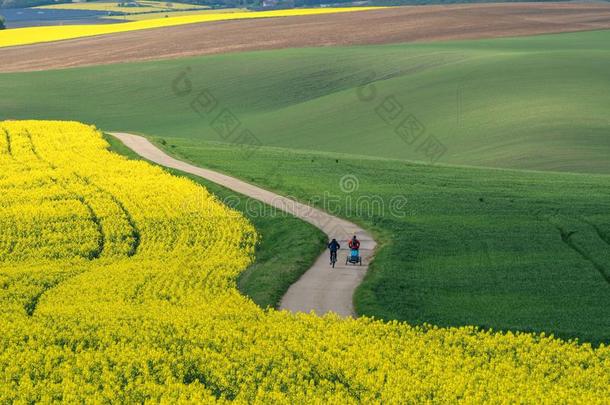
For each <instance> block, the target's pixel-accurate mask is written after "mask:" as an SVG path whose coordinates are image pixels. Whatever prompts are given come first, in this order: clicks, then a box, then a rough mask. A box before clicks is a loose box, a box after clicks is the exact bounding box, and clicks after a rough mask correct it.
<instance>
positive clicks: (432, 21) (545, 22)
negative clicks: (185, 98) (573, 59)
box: [0, 3, 610, 72]
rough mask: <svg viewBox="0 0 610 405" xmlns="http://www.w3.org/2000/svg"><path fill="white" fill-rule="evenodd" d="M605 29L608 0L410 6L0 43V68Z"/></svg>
mask: <svg viewBox="0 0 610 405" xmlns="http://www.w3.org/2000/svg"><path fill="white" fill-rule="evenodd" d="M608 28H610V4H576V3H546V4H540V3H520V4H471V5H451V6H414V7H400V8H388V9H382V10H373V11H362V12H356V13H346V14H328V15H321V16H301V17H281V18H272V19H256V20H239V21H223V22H213V23H201V24H191V25H184V26H178V27H169V28H160V29H150V30H142V31H133V32H127V33H121V34H112V35H104V36H99V37H89V38H82V39H74V40H66V41H60V42H52V43H44V44H35V45H27V46H18V47H10V48H0V61H1V63H0V72H9V71H27V70H44V69H52V68H66V67H72V66H86V65H97V64H107V63H115V62H127V61H137V60H149V59H164V58H176V57H182V56H191V55H206V54H214V53H224V52H238V51H248V50H262V49H278V48H290V47H308V46H336V45H365V44H385V43H400V42H413V41H439V40H451V39H476V38H493V37H501V36H521V35H534V34H543V33H557V32H568V31H586V30H597V29H608Z"/></svg>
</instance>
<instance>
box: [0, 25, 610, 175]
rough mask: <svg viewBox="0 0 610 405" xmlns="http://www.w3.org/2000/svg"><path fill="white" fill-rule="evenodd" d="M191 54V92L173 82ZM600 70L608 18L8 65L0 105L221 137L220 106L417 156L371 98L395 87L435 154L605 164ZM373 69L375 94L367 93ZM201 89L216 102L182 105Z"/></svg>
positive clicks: (292, 143)
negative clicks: (516, 34)
mask: <svg viewBox="0 0 610 405" xmlns="http://www.w3.org/2000/svg"><path fill="white" fill-rule="evenodd" d="M187 68H188V69H190V70H189V75H188V77H189V80H190V81H191V83H192V88H193V90H192V93H190V94H189V95H186V96H177V95H176V94H174V92H173V91H172V85H173V83H174V79H175V78H176V77H178V75H179V74H180V73H181V72H183V71H184V70H185V69H187ZM608 71H610V31H598V32H582V33H571V34H561V35H546V36H538V37H527V38H515V39H494V40H484V41H463V42H444V43H443V42H440V43H430V44H403V45H387V46H360V47H344V48H316V49H286V50H276V51H268V52H250V53H238V54H226V55H215V56H206V57H195V58H186V59H177V60H167V61H153V62H145V63H130V64H117V65H112V66H99V67H90V68H79V69H69V70H61V71H47V72H32V73H20V74H3V75H0V86H1V87H2V89H3V97H2V98H1V99H0V116H1V117H2V118H32V117H34V118H58V119H78V120H82V121H86V122H92V123H95V124H97V125H99V126H100V127H102V128H104V129H108V130H129V131H136V132H141V133H146V134H151V135H156V136H163V137H166V138H171V137H181V138H191V139H193V140H207V141H221V140H223V139H221V138H220V137H219V136H218V134H216V133H215V132H214V131H213V130H212V129H211V128H210V125H209V122H210V121H211V120H212V119H213V118H214V116H215V115H216V114H217V113H218V112H219V111H220V110H221V109H222V108H228V109H230V110H231V111H232V112H233V113H234V114H235V115H236V116H237V117H238V118H239V119H240V120H241V122H242V125H243V127H245V128H248V129H250V130H251V131H252V132H253V133H255V134H256V136H257V137H258V138H259V139H260V140H261V142H262V143H263V144H264V145H267V146H277V147H288V148H292V149H302V150H318V151H334V152H345V153H353V154H364V155H370V156H379V157H391V158H399V159H409V160H422V161H425V160H426V156H425V154H424V153H422V151H421V150H418V147H417V145H419V142H421V139H420V140H419V141H418V143H416V144H415V145H413V146H412V145H408V144H406V143H405V142H404V141H403V140H402V139H401V138H400V137H399V136H398V135H396V134H395V133H394V131H393V125H390V124H387V123H385V122H384V121H383V120H382V119H381V118H380V117H379V116H378V114H377V113H376V112H375V109H376V108H377V107H378V105H379V104H380V103H381V102H382V101H383V100H384V99H385V98H386V97H387V96H391V95H394V96H395V97H396V99H397V100H398V101H399V102H400V103H401V105H402V106H403V109H404V111H403V115H401V117H404V116H407V115H408V114H413V115H414V116H415V117H416V118H417V119H418V120H419V121H420V122H421V123H422V124H423V125H424V126H425V128H426V134H424V135H423V136H422V139H424V138H425V137H426V136H427V135H429V134H431V135H434V136H436V137H437V138H438V139H439V140H440V141H442V143H443V144H444V145H445V146H446V147H447V153H446V154H445V155H444V156H443V157H442V159H441V161H442V162H446V163H456V164H467V165H478V166H490V167H506V168H524V169H539V170H554V171H578V172H595V173H610V159H608V155H609V154H610V135H609V133H610V116H609V115H608V111H607V110H608V108H607V107H608V105H610V81H609V80H608ZM371 72H374V73H375V77H374V78H372V77H371ZM371 82H373V83H374V85H375V87H376V91H377V96H376V98H375V99H374V100H373V101H370V102H365V101H361V100H360V99H359V97H358V92H357V89H358V88H359V86H361V85H363V84H365V83H371ZM202 89H208V90H209V91H210V92H211V93H212V94H213V95H214V97H215V98H216V99H217V101H218V107H217V110H216V111H215V112H214V116H205V117H201V116H200V115H198V114H197V113H195V112H194V111H192V110H191V108H190V107H189V104H190V103H191V102H192V100H193V99H194V97H195V96H196V95H197V94H198V93H199V92H200V91H201V90H202ZM367 89H368V88H367ZM395 123H396V122H394V124H395Z"/></svg>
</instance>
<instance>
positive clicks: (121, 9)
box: [36, 1, 209, 14]
mask: <svg viewBox="0 0 610 405" xmlns="http://www.w3.org/2000/svg"><path fill="white" fill-rule="evenodd" d="M120 4H124V5H120ZM36 8H44V9H53V10H90V11H108V12H114V13H125V14H141V13H154V12H158V11H174V10H193V9H201V10H205V9H207V8H209V7H206V6H199V5H196V4H185V3H173V2H161V1H137V2H124V3H121V2H117V1H94V2H88V3H67V4H51V5H46V6H39V7H36Z"/></svg>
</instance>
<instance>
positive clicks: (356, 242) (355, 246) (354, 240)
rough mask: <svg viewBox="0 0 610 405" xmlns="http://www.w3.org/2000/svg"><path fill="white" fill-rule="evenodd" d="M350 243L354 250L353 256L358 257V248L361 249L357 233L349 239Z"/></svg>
mask: <svg viewBox="0 0 610 405" xmlns="http://www.w3.org/2000/svg"><path fill="white" fill-rule="evenodd" d="M348 245H349V248H350V249H351V250H352V257H357V256H358V250H360V241H359V240H358V238H357V237H356V235H354V237H353V238H352V239H351V240H350V241H349V243H348Z"/></svg>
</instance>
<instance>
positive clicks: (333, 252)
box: [328, 238, 341, 264]
mask: <svg viewBox="0 0 610 405" xmlns="http://www.w3.org/2000/svg"><path fill="white" fill-rule="evenodd" d="M339 249H341V245H339V242H337V239H334V238H333V240H331V241H330V243H329V244H328V250H330V264H333V257H334V259H335V261H337V250H339Z"/></svg>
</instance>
